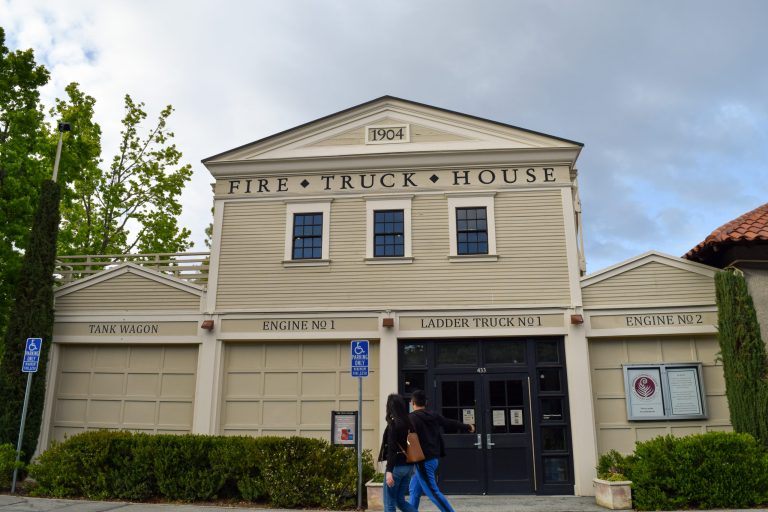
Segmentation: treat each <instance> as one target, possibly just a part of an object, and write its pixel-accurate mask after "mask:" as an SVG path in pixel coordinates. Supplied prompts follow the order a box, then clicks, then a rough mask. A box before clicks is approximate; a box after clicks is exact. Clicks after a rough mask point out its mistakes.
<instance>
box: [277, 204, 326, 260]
mask: <svg viewBox="0 0 768 512" xmlns="http://www.w3.org/2000/svg"><path fill="white" fill-rule="evenodd" d="M331 201H332V200H331V199H328V200H325V201H323V200H312V201H294V202H287V203H286V204H285V254H284V256H283V265H285V266H286V267H317V266H324V265H329V264H330V263H331V259H330V242H331V240H330V236H331ZM316 212H320V213H322V214H323V240H322V244H323V245H322V250H321V252H322V257H321V258H320V259H319V260H318V259H306V260H295V259H293V217H294V215H296V214H297V213H316Z"/></svg>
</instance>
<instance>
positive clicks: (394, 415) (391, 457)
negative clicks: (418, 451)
mask: <svg viewBox="0 0 768 512" xmlns="http://www.w3.org/2000/svg"><path fill="white" fill-rule="evenodd" d="M408 430H412V427H411V421H410V420H409V419H408V406H407V405H406V404H405V400H403V397H401V396H400V395H397V394H394V393H393V394H391V395H389V397H387V428H386V429H385V430H384V437H383V439H382V440H381V450H379V460H380V461H382V460H386V461H387V469H386V475H385V477H384V510H385V512H395V506H397V508H399V509H400V510H402V511H403V512H417V509H416V508H415V507H414V506H413V505H411V504H410V503H408V501H406V499H405V493H406V491H407V490H408V483H409V482H410V480H411V472H412V469H413V465H412V464H408V463H407V462H406V460H405V449H406V447H407V446H408Z"/></svg>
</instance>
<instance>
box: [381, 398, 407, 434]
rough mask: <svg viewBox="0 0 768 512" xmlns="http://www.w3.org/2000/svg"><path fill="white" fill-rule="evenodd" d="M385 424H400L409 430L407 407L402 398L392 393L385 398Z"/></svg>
mask: <svg viewBox="0 0 768 512" xmlns="http://www.w3.org/2000/svg"><path fill="white" fill-rule="evenodd" d="M387 423H400V424H402V425H406V426H408V427H409V428H410V425H411V421H410V420H409V419H408V406H407V405H406V403H405V400H404V399H403V397H402V396H400V395H398V394H397V393H392V394H391V395H389V396H388V397H387Z"/></svg>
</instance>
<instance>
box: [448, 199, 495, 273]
mask: <svg viewBox="0 0 768 512" xmlns="http://www.w3.org/2000/svg"><path fill="white" fill-rule="evenodd" d="M495 196H496V193H495V192H488V193H476V192H472V193H466V192H465V193H458V194H446V197H447V198H448V233H449V236H450V251H451V252H450V254H449V255H448V259H449V260H450V261H496V260H497V259H498V258H499V256H498V254H497V253H496V213H495V210H494V197H495ZM456 208H485V214H486V217H487V222H488V254H459V253H458V244H457V240H456V236H457V235H456Z"/></svg>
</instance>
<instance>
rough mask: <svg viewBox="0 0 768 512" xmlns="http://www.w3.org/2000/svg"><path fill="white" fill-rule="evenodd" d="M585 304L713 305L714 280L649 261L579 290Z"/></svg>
mask: <svg viewBox="0 0 768 512" xmlns="http://www.w3.org/2000/svg"><path fill="white" fill-rule="evenodd" d="M582 296H583V300H584V305H585V306H610V305H621V304H649V305H658V304H714V303H715V280H714V278H712V277H707V276H704V275H701V274H697V273H694V272H688V271H686V270H682V269H679V268H676V267H672V266H669V265H663V264H661V263H658V262H656V261H651V262H648V263H646V264H645V265H641V266H639V267H637V268H633V269H631V270H628V271H627V272H624V273H623V274H619V275H616V276H614V277H611V278H608V279H605V280H603V281H600V282H598V283H595V284H592V285H590V286H587V287H585V288H584V289H583V290H582Z"/></svg>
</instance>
